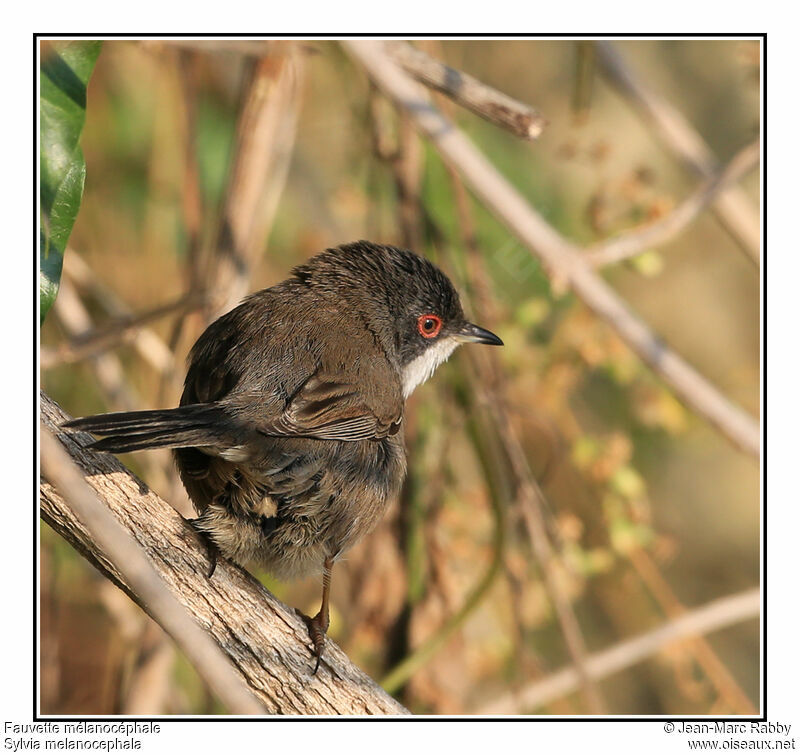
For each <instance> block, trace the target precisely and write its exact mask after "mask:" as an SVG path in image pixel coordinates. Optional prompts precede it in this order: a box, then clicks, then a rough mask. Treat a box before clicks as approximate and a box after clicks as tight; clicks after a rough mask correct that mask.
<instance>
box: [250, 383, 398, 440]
mask: <svg viewBox="0 0 800 755" xmlns="http://www.w3.org/2000/svg"><path fill="white" fill-rule="evenodd" d="M390 394H391V395H390V397H389V398H388V400H387V397H385V396H384V401H382V402H380V404H379V405H378V402H376V401H375V400H374V399H373V397H372V396H370V395H369V393H368V392H366V391H364V389H363V388H358V387H356V386H353V385H350V384H348V383H344V382H341V381H340V380H336V379H334V378H329V377H326V376H325V375H320V374H315V375H312V376H311V377H310V378H309V379H308V380H307V381H306V382H305V383H304V384H303V386H302V388H301V389H300V390H299V391H298V392H297V393H296V394H295V395H294V396H293V398H292V399H291V401H289V403H288V404H287V406H286V408H285V409H284V411H283V412H282V413H281V414H280V416H278V417H276V418H274V419H272V420H268V421H266V422H264V423H263V424H261V425H260V426H259V427H258V430H259V431H260V432H261V433H263V434H264V435H276V436H293V437H306V438H319V439H321V440H343V441H357V440H369V439H376V438H385V437H386V436H387V435H394V434H395V433H396V432H397V431H398V429H399V428H400V422H401V421H402V418H403V405H402V400H401V399H400V397H399V396H395V395H393V392H390Z"/></svg>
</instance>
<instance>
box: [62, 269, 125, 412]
mask: <svg viewBox="0 0 800 755" xmlns="http://www.w3.org/2000/svg"><path fill="white" fill-rule="evenodd" d="M53 313H54V314H55V316H56V317H57V318H58V320H59V322H60V323H61V325H62V326H63V328H64V330H65V331H66V332H67V333H69V335H70V336H71V337H72V338H79V337H81V336H82V335H83V334H85V333H88V332H91V331H92V330H93V324H92V320H91V318H90V317H89V312H88V311H87V309H86V307H85V306H84V305H83V302H82V301H81V299H80V297H79V296H78V292H77V291H76V290H75V287H74V286H73V285H72V283H71V282H70V280H69V279H68V278H66V277H64V276H62V279H61V285H60V286H59V292H58V298H57V299H56V303H55V306H54V307H53ZM90 364H91V367H92V369H93V371H94V373H95V375H96V376H97V382H98V384H99V385H100V388H101V389H102V390H103V392H104V393H105V394H106V396H107V397H108V400H109V402H110V404H111V405H112V406H115V407H117V408H119V407H121V408H124V409H133V408H134V407H135V406H136V404H137V400H136V397H135V395H134V392H133V389H132V388H131V387H130V386H129V385H128V383H127V381H126V380H125V374H124V372H123V369H122V364H121V363H120V361H119V359H118V358H117V356H116V354H98V355H96V356H94V357H92V358H91V361H90Z"/></svg>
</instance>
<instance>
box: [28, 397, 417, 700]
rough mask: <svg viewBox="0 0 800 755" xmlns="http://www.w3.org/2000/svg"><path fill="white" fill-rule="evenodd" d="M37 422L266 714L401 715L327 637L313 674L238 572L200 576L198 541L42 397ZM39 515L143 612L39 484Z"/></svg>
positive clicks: (276, 607)
mask: <svg viewBox="0 0 800 755" xmlns="http://www.w3.org/2000/svg"><path fill="white" fill-rule="evenodd" d="M41 412H42V420H43V422H44V424H45V425H46V426H47V428H48V429H49V430H50V431H51V432H54V433H59V432H60V435H59V440H60V441H61V443H62V445H63V446H64V448H65V449H66V450H67V452H68V453H69V454H70V456H71V457H72V459H73V460H74V461H75V462H76V464H77V465H78V467H79V468H80V469H81V471H82V472H83V474H84V476H85V479H86V481H87V482H88V483H89V485H90V486H91V487H92V488H93V489H94V491H95V492H96V493H97V495H98V497H99V498H100V500H101V501H103V503H105V504H106V505H107V506H108V509H109V510H110V511H111V513H112V514H113V515H114V516H115V517H116V519H117V520H118V521H119V522H120V524H121V525H122V526H123V527H124V528H125V529H126V530H127V531H128V532H130V534H131V535H132V536H133V537H134V539H135V540H136V541H137V542H138V544H139V546H140V547H141V548H142V550H143V551H144V553H145V554H146V555H147V557H148V558H149V560H150V561H151V562H152V565H153V566H154V568H155V570H156V572H157V573H158V575H159V576H160V577H161V579H163V580H164V582H165V583H166V584H167V586H168V587H169V588H170V589H171V590H172V592H173V594H174V595H175V597H176V598H177V599H178V601H179V602H180V603H181V604H182V605H183V606H184V607H185V608H186V610H188V611H189V613H190V614H191V615H192V616H193V617H194V619H195V621H196V622H197V623H198V624H200V625H201V626H202V627H203V628H204V629H205V631H206V632H207V633H208V634H209V635H210V636H211V637H212V638H213V639H214V640H215V641H216V643H217V644H218V645H219V646H220V647H221V648H222V650H223V651H224V652H225V654H226V655H227V656H228V657H229V658H230V659H231V661H232V662H233V663H234V665H235V666H236V667H237V668H238V669H239V672H240V673H241V674H242V676H243V677H244V679H245V681H246V682H247V685H248V687H249V688H250V690H251V692H252V693H253V694H254V695H255V696H256V697H257V698H258V699H259V700H260V701H261V702H262V703H263V704H264V706H265V708H266V709H267V711H268V712H269V713H273V714H315V715H332V714H333V715H335V714H340V715H365V714H370V715H371V714H377V715H401V714H407V713H408V711H407V710H406V709H405V708H403V707H402V706H401V705H400V704H399V703H398V702H397V701H396V700H394V699H392V698H391V697H390V696H389V695H387V694H386V692H384V691H383V690H382V689H381V688H380V687H379V686H378V685H377V684H376V683H375V682H374V681H372V680H371V679H370V678H369V677H368V676H367V675H366V674H364V673H363V672H362V671H360V670H359V669H358V668H356V667H355V666H354V665H353V664H352V663H351V662H350V661H349V660H348V658H347V656H346V655H345V654H344V653H343V652H342V651H341V650H340V649H339V648H338V647H337V646H336V645H335V644H334V643H333V642H331V641H330V640H329V641H328V643H327V645H326V647H325V656H324V658H323V661H322V664H321V665H320V669H319V672H318V673H317V675H316V676H312V674H311V672H312V670H313V668H314V664H313V662H312V657H311V646H310V641H309V638H308V630H307V629H306V625H305V623H304V622H303V621H302V620H301V619H300V618H299V616H298V615H297V614H296V613H295V611H294V610H292V609H291V608H289V607H288V606H285V605H284V604H283V603H281V602H280V601H278V600H277V599H276V598H275V597H274V596H273V595H271V594H270V593H269V592H268V591H267V590H266V589H265V588H264V587H263V586H262V585H261V584H259V583H258V582H257V581H256V580H255V579H254V578H253V577H252V576H250V575H249V574H248V573H247V572H246V571H244V570H243V569H240V568H239V567H237V566H234V565H233V564H231V563H229V562H227V561H225V560H221V561H220V563H219V564H218V565H217V568H216V571H215V572H214V576H213V577H212V578H211V579H207V578H206V576H205V574H206V571H207V569H208V558H207V552H206V548H205V546H204V544H203V543H202V542H201V541H200V539H199V538H198V536H197V535H196V534H195V532H194V530H193V529H192V528H191V527H190V526H189V525H188V524H187V523H186V521H185V520H184V519H183V518H182V517H181V516H180V515H179V514H178V513H177V512H176V511H175V510H174V509H172V508H171V507H170V506H169V505H168V504H167V503H165V502H164V501H163V500H161V499H160V498H159V497H158V496H157V495H155V494H154V493H153V492H152V491H150V490H149V489H148V488H147V486H146V485H145V484H144V483H143V482H141V481H140V480H139V479H137V478H136V477H135V476H134V475H133V474H132V473H131V472H129V471H128V470H127V469H126V468H125V467H123V466H122V464H120V462H119V461H117V459H116V458H114V457H113V456H111V455H109V454H105V453H97V452H94V451H90V450H87V449H85V448H82V447H81V445H80V444H79V442H78V441H80V440H81V439H83V440H84V441H86V440H88V439H89V437H90V436H88V435H86V434H85V433H64V432H62V431H59V427H60V425H61V424H62V423H63V422H65V421H67V420H68V419H69V417H68V416H67V415H66V414H65V413H64V412H63V411H62V410H61V408H60V407H59V406H58V405H57V404H56V403H55V402H54V401H53V400H52V399H50V398H49V397H48V396H46V395H44V394H42V397H41ZM40 502H41V515H42V518H43V519H44V520H45V521H46V522H47V523H48V524H49V525H50V526H51V527H53V529H55V530H56V532H58V533H59V534H60V535H62V536H63V537H64V538H65V539H66V540H67V541H68V542H70V543H71V544H72V545H73V546H74V547H75V548H76V549H77V550H78V551H79V552H80V553H81V554H82V555H83V556H84V557H85V558H86V559H87V560H88V561H90V562H91V563H92V564H93V565H94V566H96V567H97V568H98V569H99V570H100V572H101V573H103V574H104V575H105V576H107V577H108V578H109V579H111V580H112V581H113V582H115V584H117V586H119V587H120V588H121V589H123V590H124V591H125V592H126V593H127V594H128V595H129V596H130V597H131V599H132V600H134V601H135V602H136V603H138V604H139V605H140V606H142V608H143V609H144V610H145V611H146V612H148V613H150V614H151V615H152V613H151V611H150V608H149V606H148V605H147V604H146V603H144V601H143V600H142V597H141V596H140V595H139V594H138V593H137V592H136V590H135V589H134V588H133V586H132V585H130V584H129V583H128V582H127V581H126V579H125V576H124V574H123V571H122V570H121V569H119V568H118V567H117V566H116V565H115V564H114V563H113V561H112V560H111V559H110V558H109V555H108V554H107V553H105V552H104V551H103V550H102V549H101V548H100V547H98V544H97V543H96V542H95V540H94V538H93V537H92V536H91V535H90V534H89V532H88V530H87V529H86V527H84V525H83V524H82V523H81V521H80V520H79V519H78V518H77V517H76V516H75V514H74V512H73V511H72V509H71V507H70V506H69V505H68V504H67V503H66V502H65V501H64V499H63V498H62V497H61V496H60V495H59V493H58V492H56V490H54V488H53V487H52V486H51V485H49V484H47V483H44V484H43V485H42V488H41V493H40Z"/></svg>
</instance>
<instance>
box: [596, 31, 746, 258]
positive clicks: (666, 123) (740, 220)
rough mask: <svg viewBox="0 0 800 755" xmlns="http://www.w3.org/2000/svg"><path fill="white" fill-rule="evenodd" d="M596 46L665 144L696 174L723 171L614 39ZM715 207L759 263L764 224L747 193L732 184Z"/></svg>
mask: <svg viewBox="0 0 800 755" xmlns="http://www.w3.org/2000/svg"><path fill="white" fill-rule="evenodd" d="M595 49H596V50H597V61H598V63H599V65H600V67H601V70H602V71H603V73H604V74H605V76H606V78H608V80H609V81H610V82H611V83H612V84H613V85H614V86H615V87H616V88H617V90H618V91H619V92H620V94H622V95H623V97H625V98H626V99H627V100H628V101H629V102H630V103H631V104H632V105H633V106H634V107H635V108H636V109H637V110H638V111H639V112H640V113H641V114H642V115H643V116H644V117H645V118H646V119H647V120H648V122H649V123H651V124H652V125H653V126H654V127H655V130H656V133H657V134H658V135H659V136H660V137H661V140H662V141H663V142H664V144H666V145H667V147H668V148H669V149H670V150H671V151H672V152H673V153H674V154H676V155H677V156H678V157H679V158H680V159H681V160H682V161H683V163H684V164H685V165H686V166H687V167H688V168H689V169H690V170H692V171H693V172H694V173H696V174H698V175H700V176H702V177H703V178H707V179H711V178H713V177H714V175H715V174H716V173H718V171H719V163H718V161H717V159H716V157H715V156H714V153H713V152H712V151H711V148H710V147H709V146H708V144H706V142H705V141H704V140H703V138H702V137H701V136H700V135H699V134H698V133H697V131H695V129H694V128H693V127H692V125H691V124H690V123H689V121H687V120H686V118H685V117H684V116H683V114H682V113H681V112H680V111H679V110H678V109H677V108H675V107H673V106H672V105H671V104H670V103H669V102H667V101H666V100H664V99H663V98H661V97H660V96H659V95H657V94H656V93H655V92H653V91H652V90H650V89H649V88H648V87H647V86H645V84H644V83H642V82H641V81H640V80H639V79H638V78H637V77H636V76H635V74H634V73H633V71H632V70H631V69H630V67H629V66H627V65H626V63H625V60H624V59H623V57H622V55H621V54H620V53H619V51H618V50H617V49H616V48H615V47H614V46H613V45H612V44H611V43H610V42H607V41H605V40H601V41H597V42H595ZM712 207H713V209H714V212H715V213H716V215H717V217H718V218H719V220H720V221H721V222H722V224H723V225H724V226H725V228H726V229H727V230H728V231H729V232H730V233H731V234H732V235H733V236H734V238H736V239H737V240H738V241H739V243H740V245H741V246H742V248H743V249H744V251H745V252H747V254H748V256H749V257H750V259H751V261H753V262H755V263H756V264H758V263H759V257H760V249H761V233H760V231H761V224H760V222H759V217H758V212H757V211H756V210H755V208H754V207H753V205H752V203H751V202H750V199H749V198H748V196H747V194H745V193H744V191H742V189H740V188H738V187H736V186H731V187H729V188H728V189H727V190H726V191H723V192H722V193H720V194H719V196H717V198H716V200H715V202H714V204H713V206H712Z"/></svg>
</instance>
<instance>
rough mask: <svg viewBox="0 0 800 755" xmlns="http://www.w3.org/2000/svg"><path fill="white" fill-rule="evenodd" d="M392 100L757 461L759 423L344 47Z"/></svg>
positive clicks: (378, 62) (424, 110) (435, 117)
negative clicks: (664, 340)
mask: <svg viewBox="0 0 800 755" xmlns="http://www.w3.org/2000/svg"><path fill="white" fill-rule="evenodd" d="M343 44H344V45H345V46H346V49H347V50H348V51H349V52H350V54H351V55H352V56H353V57H354V58H355V59H356V60H358V61H359V62H361V63H362V64H363V65H364V67H365V68H366V69H367V71H368V72H369V75H370V76H371V77H372V78H373V80H374V81H375V82H376V83H377V84H378V86H379V87H381V89H383V90H384V92H385V93H387V94H388V95H389V96H390V97H391V98H392V99H394V100H396V101H397V102H399V103H400V104H401V105H402V106H403V107H404V108H405V109H406V110H407V111H408V113H409V114H410V115H411V117H412V119H413V120H414V121H415V123H416V124H417V127H418V128H420V129H421V130H422V131H423V132H424V133H425V134H427V136H428V137H429V138H430V140H431V142H432V143H433V144H434V146H435V147H436V148H437V149H438V150H439V152H440V153H441V155H442V157H443V159H444V160H445V161H447V162H448V163H450V164H451V165H452V166H454V167H455V168H456V169H458V171H459V172H460V173H461V175H462V176H463V177H464V179H465V181H466V182H467V183H468V184H469V185H470V187H471V188H472V190H473V191H474V192H475V193H476V194H477V195H478V197H480V198H481V200H482V201H483V202H484V203H485V204H486V205H487V206H488V207H489V208H490V209H491V210H492V211H493V212H494V213H495V214H496V215H497V216H498V217H499V218H500V219H501V221H503V222H504V223H505V224H506V225H507V226H508V227H509V228H510V229H511V230H512V231H513V232H514V233H515V234H516V235H517V237H518V238H519V239H520V240H522V241H523V243H525V245H526V246H527V247H528V248H529V249H530V250H531V252H532V253H533V254H535V255H536V256H537V257H538V258H539V259H540V260H541V262H542V263H543V264H544V265H545V267H546V268H547V269H548V270H549V272H550V275H551V276H552V277H553V278H556V279H559V280H562V281H564V282H565V283H566V284H567V285H570V286H571V287H572V289H573V290H574V291H575V293H576V294H578V296H580V298H581V299H583V300H584V301H585V302H586V304H587V305H588V306H589V307H590V308H591V309H592V310H594V312H595V313H596V314H597V315H599V316H600V317H601V318H603V319H604V320H606V321H607V322H608V323H609V324H610V325H611V326H612V327H613V328H614V329H615V330H616V331H617V333H619V335H620V336H621V337H622V338H623V340H624V341H625V342H626V343H627V344H628V345H629V346H630V347H631V348H632V349H634V351H636V352H637V353H638V354H639V356H640V357H641V358H642V359H644V361H645V362H647V364H649V365H650V366H651V368H652V369H653V370H654V371H655V372H656V373H657V374H658V375H660V376H661V378H662V379H663V380H664V381H665V382H666V383H668V384H669V385H670V386H671V387H672V389H673V390H674V391H675V393H676V394H677V395H678V396H679V397H680V398H681V399H683V401H685V402H686V404H687V405H688V406H689V407H690V408H692V409H693V410H694V411H695V412H697V413H698V414H700V415H701V416H703V417H705V418H706V419H707V420H708V421H709V422H711V424H713V425H714V426H715V427H717V428H718V429H719V430H720V431H721V432H722V433H723V434H724V435H725V436H726V437H727V438H729V439H730V440H731V441H732V442H733V443H734V444H735V445H737V446H738V447H739V448H741V449H743V450H745V451H746V452H748V453H750V454H752V455H753V456H757V455H758V454H759V447H760V430H759V424H758V422H757V421H756V420H755V419H753V418H752V417H751V416H750V415H748V414H747V413H746V412H744V411H743V410H741V409H739V408H738V407H736V406H734V405H733V404H732V403H731V402H730V401H729V400H728V399H727V398H725V396H723V395H722V394H721V393H720V392H719V391H718V390H717V389H716V388H715V387H714V386H713V385H712V384H711V383H709V382H708V381H707V380H706V379H705V378H703V377H702V376H701V375H700V374H698V373H697V372H696V371H695V370H694V369H693V368H692V367H691V366H689V365H688V364H687V363H686V362H685V361H684V360H683V359H682V358H681V357H680V356H678V355H677V354H676V353H675V352H673V351H672V350H670V349H669V348H668V347H667V346H666V344H664V342H663V341H662V340H661V339H660V338H658V337H657V336H656V335H655V334H654V333H652V332H651V330H650V329H649V328H648V327H647V325H645V324H644V323H643V322H642V321H641V320H640V319H639V318H638V317H637V316H636V315H635V314H634V313H633V312H632V311H631V310H630V309H629V308H628V307H627V305H626V304H625V303H624V302H623V301H622V300H621V299H620V298H619V296H617V294H616V293H615V292H614V290H613V289H612V288H611V287H610V286H609V285H608V284H607V283H606V282H605V281H604V280H602V279H601V278H600V277H598V275H597V274H596V273H595V272H594V270H592V269H591V268H590V266H589V265H588V264H587V263H586V262H585V261H584V260H583V259H581V251H580V249H579V248H578V247H576V246H575V245H573V244H572V243H570V242H569V241H567V240H566V239H564V238H563V237H562V236H561V235H560V234H559V233H558V232H557V231H556V230H555V229H554V228H552V227H551V226H550V225H549V224H548V223H547V222H546V221H545V220H544V219H543V218H542V217H541V216H540V215H539V214H538V213H537V212H536V211H535V210H534V209H533V208H532V207H531V206H530V205H529V204H528V202H527V201H526V200H525V198H524V197H522V195H521V194H520V193H519V192H518V191H517V190H516V189H514V188H513V187H512V186H511V184H510V183H509V182H508V181H507V180H506V179H505V178H503V176H501V175H500V173H499V172H498V171H497V169H496V168H495V167H494V166H493V165H492V164H491V163H490V162H489V161H488V160H487V159H486V158H485V157H484V156H483V155H482V154H481V153H480V152H479V151H478V150H477V149H476V148H475V146H474V145H473V144H472V143H471V142H470V141H469V140H468V139H467V137H466V136H465V135H464V134H463V133H462V132H461V131H459V130H458V129H457V128H456V127H455V126H454V125H453V124H452V123H451V122H450V121H448V120H447V119H446V118H444V117H443V116H442V115H441V113H440V112H439V111H438V110H437V109H436V108H434V107H433V105H432V104H431V102H430V100H429V99H428V97H427V95H426V93H425V92H424V90H423V89H422V88H421V87H420V86H419V85H418V84H416V83H415V82H414V81H412V80H411V79H410V78H409V77H408V76H407V75H405V74H404V73H403V71H401V70H400V69H399V68H398V67H397V66H396V65H395V64H394V63H393V62H392V61H391V59H389V58H388V56H387V55H386V54H385V53H384V52H383V50H382V48H381V47H380V45H377V44H376V43H374V42H371V41H365V40H352V41H348V42H344V43H343Z"/></svg>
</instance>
